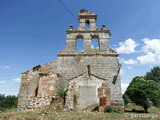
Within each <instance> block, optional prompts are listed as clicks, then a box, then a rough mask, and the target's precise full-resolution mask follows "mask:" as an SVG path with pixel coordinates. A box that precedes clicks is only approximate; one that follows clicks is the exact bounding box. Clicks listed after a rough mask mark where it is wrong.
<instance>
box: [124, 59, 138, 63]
mask: <svg viewBox="0 0 160 120" xmlns="http://www.w3.org/2000/svg"><path fill="white" fill-rule="evenodd" d="M122 62H123V63H124V64H136V63H137V61H136V60H133V59H129V60H124V59H123V58H122Z"/></svg>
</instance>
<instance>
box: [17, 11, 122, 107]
mask: <svg viewBox="0 0 160 120" xmlns="http://www.w3.org/2000/svg"><path fill="white" fill-rule="evenodd" d="M78 20H79V27H78V28H76V29H74V27H73V26H72V25H70V26H69V29H68V30H67V31H66V47H65V48H64V49H63V50H62V51H60V52H59V53H58V59H57V60H55V61H53V62H50V63H47V64H44V65H37V66H35V67H33V68H32V69H31V70H28V71H26V72H24V73H22V78H21V84H20V90H19V95H18V107H19V110H28V109H36V108H42V107H44V106H49V105H50V104H51V103H52V100H53V98H55V96H56V95H57V91H58V90H60V89H64V90H66V96H65V105H64V107H65V108H67V109H68V110H70V109H74V108H78V109H85V108H87V107H88V106H91V105H94V104H99V103H100V100H101V98H104V99H105V100H106V105H112V104H114V103H118V104H123V99H122V94H121V81H120V68H121V64H120V63H119V62H118V54H117V53H116V52H115V51H114V50H113V49H111V48H110V45H109V41H110V40H109V37H110V31H109V30H107V29H106V25H102V27H101V28H97V26H96V20H97V15H96V14H95V13H92V12H90V11H88V10H86V9H82V10H80V11H79V13H78ZM86 25H88V26H89V27H88V26H86ZM78 39H82V40H83V47H84V50H83V51H81V52H77V51H76V47H77V46H76V45H77V44H76V43H77V40H78ZM92 39H97V41H98V47H97V48H92V47H91V41H92Z"/></svg>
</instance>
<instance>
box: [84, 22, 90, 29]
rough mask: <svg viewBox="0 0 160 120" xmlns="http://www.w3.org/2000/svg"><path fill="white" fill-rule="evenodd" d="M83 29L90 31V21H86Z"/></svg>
mask: <svg viewBox="0 0 160 120" xmlns="http://www.w3.org/2000/svg"><path fill="white" fill-rule="evenodd" d="M85 27H86V28H87V29H90V21H89V20H86V24H85Z"/></svg>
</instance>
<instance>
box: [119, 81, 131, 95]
mask: <svg viewBox="0 0 160 120" xmlns="http://www.w3.org/2000/svg"><path fill="white" fill-rule="evenodd" d="M128 86H129V84H128V83H121V87H122V94H124V93H125V91H126V89H127V87H128Z"/></svg>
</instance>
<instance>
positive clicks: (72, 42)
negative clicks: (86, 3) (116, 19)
mask: <svg viewBox="0 0 160 120" xmlns="http://www.w3.org/2000/svg"><path fill="white" fill-rule="evenodd" d="M78 19H79V27H78V29H76V30H74V29H73V26H72V25H70V27H69V30H68V31H66V34H67V35H66V49H65V51H64V53H76V47H77V46H76V40H77V39H78V38H81V39H83V40H84V54H92V52H93V51H92V49H91V40H92V39H93V38H96V39H98V45H99V49H97V51H96V53H100V54H105V53H109V34H110V31H109V30H106V26H105V25H103V26H102V28H101V29H100V30H98V28H97V26H96V20H97V15H96V14H95V13H91V12H89V11H88V10H86V9H82V10H80V11H79V13H78ZM86 26H88V28H87V27H86Z"/></svg>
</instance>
